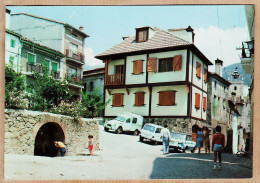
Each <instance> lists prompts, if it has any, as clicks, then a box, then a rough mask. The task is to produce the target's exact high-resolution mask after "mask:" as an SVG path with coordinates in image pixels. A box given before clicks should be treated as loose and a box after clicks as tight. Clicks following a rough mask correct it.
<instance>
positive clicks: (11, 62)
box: [9, 56, 14, 66]
mask: <svg viewBox="0 0 260 183" xmlns="http://www.w3.org/2000/svg"><path fill="white" fill-rule="evenodd" d="M9 63H10V64H11V65H12V66H13V65H14V57H12V56H11V57H9Z"/></svg>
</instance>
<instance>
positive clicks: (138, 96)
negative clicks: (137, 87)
mask: <svg viewBox="0 0 260 183" xmlns="http://www.w3.org/2000/svg"><path fill="white" fill-rule="evenodd" d="M144 94H145V93H144V92H136V93H135V106H144Z"/></svg>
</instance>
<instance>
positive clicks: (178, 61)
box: [173, 55, 182, 71]
mask: <svg viewBox="0 0 260 183" xmlns="http://www.w3.org/2000/svg"><path fill="white" fill-rule="evenodd" d="M181 65H182V55H176V56H174V58H173V70H174V71H179V70H181Z"/></svg>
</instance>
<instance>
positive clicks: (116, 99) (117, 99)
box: [112, 93, 124, 107]
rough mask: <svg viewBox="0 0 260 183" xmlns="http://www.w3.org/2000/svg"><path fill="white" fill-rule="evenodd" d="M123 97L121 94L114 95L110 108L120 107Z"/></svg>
mask: <svg viewBox="0 0 260 183" xmlns="http://www.w3.org/2000/svg"><path fill="white" fill-rule="evenodd" d="M123 97H124V95H123V94H122V93H115V94H114V96H113V101H112V106H113V107H120V106H122V105H123V99H124V98H123Z"/></svg>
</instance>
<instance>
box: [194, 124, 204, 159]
mask: <svg viewBox="0 0 260 183" xmlns="http://www.w3.org/2000/svg"><path fill="white" fill-rule="evenodd" d="M203 135H204V134H203V132H202V131H201V128H199V130H198V132H197V142H196V147H197V148H199V154H200V149H201V148H202V146H203Z"/></svg>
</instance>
